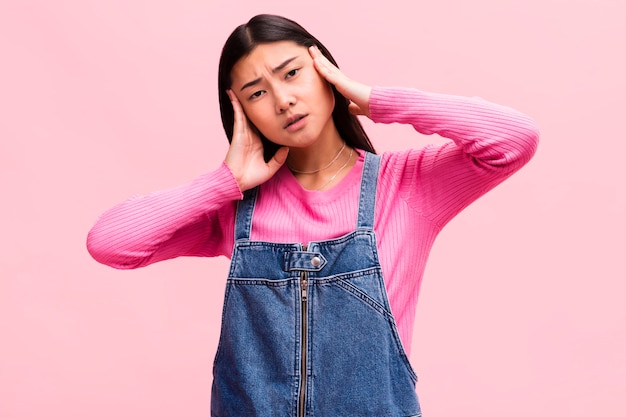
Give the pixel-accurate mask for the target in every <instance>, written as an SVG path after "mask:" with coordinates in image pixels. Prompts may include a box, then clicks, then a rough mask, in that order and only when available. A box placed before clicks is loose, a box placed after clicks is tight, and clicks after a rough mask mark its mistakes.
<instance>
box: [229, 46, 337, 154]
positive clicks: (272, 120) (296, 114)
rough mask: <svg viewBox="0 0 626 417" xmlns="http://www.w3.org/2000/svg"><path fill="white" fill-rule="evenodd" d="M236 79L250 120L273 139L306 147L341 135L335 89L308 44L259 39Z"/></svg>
mask: <svg viewBox="0 0 626 417" xmlns="http://www.w3.org/2000/svg"><path fill="white" fill-rule="evenodd" d="M231 79H232V86H231V88H232V91H233V92H234V93H235V95H236V96H237V98H238V100H239V101H240V102H241V105H242V107H243V109H244V111H245V113H246V115H247V116H248V119H249V120H250V122H252V124H254V126H256V127H257V129H259V131H260V132H261V133H263V135H264V136H265V137H266V138H268V139H269V140H271V141H272V142H274V143H277V144H279V145H283V146H290V147H297V148H305V147H308V146H310V145H312V144H314V143H315V142H316V141H317V140H318V138H320V137H322V136H324V135H333V134H334V135H337V133H336V130H335V125H334V123H333V119H332V112H333V109H334V107H335V100H334V96H333V93H332V89H331V87H330V84H328V83H327V82H326V81H325V80H324V79H323V78H322V76H321V75H320V74H319V73H318V72H317V70H316V69H315V67H314V65H313V60H312V58H311V55H310V54H309V50H308V49H307V48H306V47H304V46H300V45H298V44H296V43H295V42H292V41H280V42H272V43H266V44H260V45H258V46H257V47H255V48H254V49H253V50H252V52H251V53H250V54H249V55H247V56H245V57H243V58H241V59H240V60H239V61H238V62H237V63H236V64H235V66H234V67H233V69H232V71H231Z"/></svg>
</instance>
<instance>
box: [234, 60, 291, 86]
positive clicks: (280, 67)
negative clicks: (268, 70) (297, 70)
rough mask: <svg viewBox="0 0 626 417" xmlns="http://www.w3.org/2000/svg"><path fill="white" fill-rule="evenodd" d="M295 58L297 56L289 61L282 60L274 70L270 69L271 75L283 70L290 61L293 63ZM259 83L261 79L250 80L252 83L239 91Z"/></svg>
mask: <svg viewBox="0 0 626 417" xmlns="http://www.w3.org/2000/svg"><path fill="white" fill-rule="evenodd" d="M296 58H297V56H294V57H292V58H289V59H286V60H284V61H283V62H282V63H281V64H280V65H278V66H277V67H276V68H274V69H272V74H275V73H277V72H278V71H280V70H282V69H284V68H285V67H286V66H287V65H289V63H290V62H291V61H293V60H294V59H296ZM260 82H261V77H259V78H256V79H254V80H252V81H250V82H247V83H245V84H244V85H243V86H242V87H241V89H240V90H239V91H243V90H245V89H246V88H248V87H252V86H253V85H255V84H258V83H260Z"/></svg>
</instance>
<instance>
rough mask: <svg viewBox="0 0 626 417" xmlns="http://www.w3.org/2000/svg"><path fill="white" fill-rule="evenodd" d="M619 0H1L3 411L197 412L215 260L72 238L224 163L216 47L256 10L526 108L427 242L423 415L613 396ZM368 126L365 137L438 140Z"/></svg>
mask: <svg viewBox="0 0 626 417" xmlns="http://www.w3.org/2000/svg"><path fill="white" fill-rule="evenodd" d="M259 3H262V5H259ZM623 4H624V3H623V2H622V1H618V0H613V1H612V0H597V1H592V0H587V1H582V0H568V1H559V0H526V1H506V2H504V1H501V0H475V1H472V2H467V1H463V0H439V1H431V2H417V1H408V0H406V1H392V0H385V1H381V2H379V3H374V2H371V3H368V2H363V1H360V0H359V1H356V0H355V1H341V2H340V1H332V2H331V1H328V0H322V1H316V2H305V3H302V2H295V3H290V2H285V1H274V0H272V1H263V2H259V1H258V0H254V1H250V0H240V1H236V2H235V1H228V2H225V1H224V2H217V1H199V0H179V1H176V2H175V1H162V0H160V1H154V0H152V1H147V0H146V1H141V0H109V1H104V0H100V1H96V0H56V1H48V0H46V1H44V0H26V1H24V0H22V1H10V0H2V2H1V4H0V60H1V63H0V189H1V190H2V204H1V205H0V210H1V213H2V216H1V217H0V232H1V234H2V235H1V236H2V239H0V253H1V255H0V256H1V257H0V416H1V417H31V416H33V417H34V416H37V417H39V416H42V417H43V416H45V417H83V416H90V417H100V416H121V417H125V416H148V415H149V416H152V417H159V416H174V415H177V416H187V417H193V416H208V415H209V401H210V384H211V364H212V360H213V354H214V351H215V347H216V343H217V337H218V328H219V319H220V312H221V303H222V295H223V288H224V277H225V270H226V266H227V262H226V260H225V259H189V258H187V259H177V260H173V261H169V262H165V263H162V264H158V265H153V266H151V267H148V268H146V269H143V270H136V271H116V270H113V269H110V268H107V267H104V266H102V265H99V264H97V263H96V262H95V261H93V260H92V259H91V258H90V257H89V255H88V253H87V252H86V250H85V237H86V234H87V231H88V230H89V228H90V227H91V225H92V224H93V222H94V221H95V219H96V217H97V216H98V215H99V213H100V212H102V211H104V210H105V209H106V208H108V207H109V206H111V205H113V204H115V203H117V202H118V201H121V200H122V199H124V198H126V197H128V196H130V195H132V194H135V193H145V192H149V191H152V190H157V189H162V188H166V187H170V186H173V185H176V184H179V183H182V182H184V181H187V180H189V179H192V178H194V177H195V176H197V175H199V174H201V173H203V172H205V171H207V170H209V169H213V168H214V167H216V166H217V164H219V163H220V162H221V160H222V158H223V155H224V153H225V151H226V139H225V137H224V134H223V131H222V128H221V124H220V119H219V111H218V106H217V97H216V85H217V81H216V80H217V71H216V67H217V60H218V56H219V53H220V50H221V46H222V44H223V42H224V41H225V39H226V37H227V35H228V34H229V33H230V32H231V31H232V29H234V27H235V26H236V25H238V24H240V23H243V22H245V21H246V20H247V19H248V18H249V17H251V16H252V15H254V14H257V13H260V12H272V13H278V14H283V15H286V16H290V17H292V18H294V19H295V20H297V21H299V22H300V23H302V24H303V25H304V26H305V27H307V28H308V29H309V30H310V31H311V32H312V33H314V34H315V35H317V36H318V38H319V39H320V40H322V42H324V43H325V44H326V45H327V46H328V47H329V49H330V50H331V51H333V54H334V55H335V57H336V58H337V60H338V61H339V63H340V65H341V66H342V67H343V69H344V70H345V71H346V72H347V73H348V74H349V75H351V76H352V77H353V78H356V79H358V80H361V81H363V82H366V83H369V84H378V85H403V86H412V87H417V88H420V89H424V90H428V91H437V92H443V93H455V94H462V95H480V96H482V97H484V98H486V99H489V100H492V101H496V102H499V103H502V104H507V105H510V106H513V107H516V108H518V109H520V110H522V111H524V112H526V113H528V114H530V115H531V116H533V117H534V118H535V119H536V120H537V122H538V124H539V126H540V128H541V132H542V142H541V145H540V148H539V151H538V153H537V155H536V157H535V159H533V161H531V163H530V164H529V165H528V166H527V167H525V168H524V169H523V170H522V171H521V172H520V173H518V174H517V175H516V176H514V177H513V178H511V179H510V180H509V181H507V182H505V183H504V184H503V185H502V186H501V187H499V188H498V189H496V190H494V191H493V192H491V193H490V194H488V195H487V196H486V197H484V198H483V199H481V200H479V201H478V202H477V203H475V204H474V205H472V206H471V207H470V208H468V209H467V210H466V211H465V212H464V213H462V214H461V215H460V216H459V217H457V218H456V219H455V220H454V221H453V222H452V223H451V224H450V225H449V226H448V227H447V228H446V229H445V230H444V232H443V233H442V234H441V235H440V237H439V240H438V241H437V243H436V245H435V248H434V251H433V253H432V256H431V259H430V263H429V265H428V268H427V271H426V277H425V281H424V285H423V287H422V294H421V299H420V305H419V307H418V313H417V321H416V328H415V340H414V350H413V352H412V355H411V360H412V362H413V364H414V366H415V367H416V369H417V372H418V374H419V375H420V382H419V383H418V392H419V395H420V398H421V401H422V403H423V409H424V412H425V413H426V415H427V416H461V415H462V416H508V417H521V416H528V415H533V416H542V417H543V416H546V417H548V416H550V417H553V416H568V417H578V416H580V417H582V416H588V415H596V416H603V417H608V416H623V415H626V395H625V393H626V360H625V358H626V332H625V324H626V307H625V302H624V299H625V294H626V283H625V281H624V280H625V278H626V273H625V268H624V256H625V254H624V249H625V247H626V246H625V245H624V236H625V235H626V227H625V226H626V222H625V220H624V215H625V214H626V192H625V190H626V187H625V186H624V179H625V178H626V175H625V174H624V165H625V163H624V161H623V158H624V152H625V151H626V145H625V144H624V140H625V139H626V135H625V134H624V130H623V128H622V122H623V120H624V111H625V109H626V99H625V97H626V81H624V80H625V77H624V74H626V65H625V61H624V42H625V41H626V25H624V16H625V15H626V7H625V6H624V5H623ZM366 128H367V129H368V131H369V132H370V135H371V136H372V137H373V138H374V140H375V145H377V147H378V149H379V151H384V150H387V149H400V148H405V147H408V146H416V147H417V146H422V145H424V144H425V143H426V142H427V141H430V140H437V139H436V138H434V139H433V138H426V137H421V136H419V135H417V134H414V133H413V132H412V131H411V129H410V128H407V127H406V126H374V125H372V124H371V123H369V121H367V122H366Z"/></svg>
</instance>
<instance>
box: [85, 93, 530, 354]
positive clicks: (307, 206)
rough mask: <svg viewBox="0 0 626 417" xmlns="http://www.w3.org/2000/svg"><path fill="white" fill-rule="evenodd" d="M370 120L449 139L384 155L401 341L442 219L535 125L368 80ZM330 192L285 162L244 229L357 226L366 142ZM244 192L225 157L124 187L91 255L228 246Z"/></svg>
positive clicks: (493, 180) (476, 191) (157, 257)
mask: <svg viewBox="0 0 626 417" xmlns="http://www.w3.org/2000/svg"><path fill="white" fill-rule="evenodd" d="M370 113H371V118H372V120H373V121H374V122H380V123H393V122H398V123H406V124H411V125H413V127H414V128H415V130H417V131H418V132H420V133H422V134H433V133H436V134H439V135H440V136H442V137H445V138H449V139H451V141H449V142H447V143H445V144H443V145H441V146H427V147H424V148H421V149H408V150H406V151H401V152H388V153H384V154H383V155H382V161H381V169H380V173H379V179H378V181H379V182H378V191H377V196H376V217H375V223H374V230H375V232H376V235H377V240H378V249H379V255H380V262H381V266H382V269H383V276H384V279H385V285H386V288H387V293H388V295H389V301H390V304H391V309H392V312H393V314H394V317H395V319H396V323H397V326H398V330H399V334H400V338H401V340H402V342H403V344H404V347H405V349H406V351H407V353H408V352H410V348H411V335H412V330H413V321H414V317H415V307H416V304H417V298H418V294H419V288H420V283H421V280H422V276H423V273H424V268H425V265H426V260H427V257H428V254H429V252H430V249H431V247H432V245H433V241H434V239H435V237H436V236H437V234H438V233H439V231H440V230H441V228H442V227H443V226H444V225H445V224H446V223H447V222H448V221H450V220H451V219H452V218H453V217H454V216H455V215H456V214H457V213H459V212H460V211H461V210H462V209H463V208H464V207H466V206H467V205H468V204H470V203H471V202H472V201H474V200H476V199H477V198H478V197H480V196H481V195H482V194H484V193H485V192H487V191H488V190H490V189H491V188H493V187H495V186H496V185H497V184H498V183H500V182H502V181H503V180H504V179H506V178H507V177H508V176H510V175H511V174H512V173H513V172H515V171H516V170H518V169H519V168H521V167H522V166H523V165H524V164H525V163H526V162H527V161H528V160H529V159H530V158H531V157H532V155H533V154H534V152H535V149H536V146H537V141H538V132H537V128H536V126H535V125H534V123H533V122H532V121H531V119H529V118H528V117H527V116H525V115H523V114H521V113H518V112H516V111H514V110H512V109H510V108H508V107H503V106H499V105H495V104H492V103H489V102H486V101H484V100H482V99H478V98H466V97H458V96H450V95H441V94H431V93H425V92H422V91H419V90H414V89H406V88H380V87H377V88H374V89H373V90H372V94H371V98H370ZM359 153H360V158H359V160H358V162H357V163H356V165H355V166H354V167H353V168H352V170H351V171H350V172H349V173H348V174H347V175H346V176H345V177H344V178H343V179H342V181H341V182H340V183H338V184H337V185H336V186H335V187H333V188H331V189H329V190H328V191H323V192H320V191H308V190H305V189H303V188H302V187H301V186H300V184H299V183H298V182H297V181H296V179H295V178H294V176H293V175H292V174H291V172H290V171H289V169H288V168H287V167H286V166H283V167H282V168H281V169H280V170H279V171H278V173H277V174H276V175H274V177H273V178H272V179H270V180H269V181H267V182H266V183H264V184H262V185H261V189H260V193H259V198H258V201H257V205H256V208H255V212H254V219H253V227H252V235H251V239H254V240H264V241H273V242H301V243H307V242H310V241H314V240H322V239H330V238H335V237H338V236H341V235H343V234H346V233H349V232H352V231H353V230H354V228H355V226H356V213H357V205H358V192H359V185H360V178H361V171H362V167H363V152H359ZM241 198H242V193H241V192H240V190H239V188H238V186H237V183H236V181H235V179H234V178H233V176H232V174H231V172H230V170H229V169H228V167H227V166H226V165H225V164H222V165H221V166H220V167H219V168H217V169H216V170H215V171H212V172H208V173H206V174H204V175H202V176H200V177H199V178H197V179H195V180H194V181H191V182H190V183H188V184H184V185H182V186H179V187H177V188H174V189H171V190H166V191H162V192H156V193H152V194H149V195H145V196H136V197H132V198H130V199H129V200H127V201H125V202H123V203H121V204H119V205H117V206H115V207H113V208H112V209H110V210H109V211H107V212H105V213H104V214H103V215H102V216H100V218H99V219H98V221H97V223H96V224H95V225H94V227H93V228H92V229H91V231H90V232H89V235H88V238H87V247H88V250H89V252H90V253H91V255H92V256H93V257H94V258H95V259H96V260H97V261H99V262H101V263H103V264H106V265H110V266H112V267H114V268H120V269H130V268H138V267H142V266H146V265H149V264H151V263H154V262H158V261H162V260H165V259H171V258H174V257H177V256H219V255H224V256H227V257H230V255H231V252H232V248H233V227H234V216H235V208H236V203H237V201H238V200H240V199H241Z"/></svg>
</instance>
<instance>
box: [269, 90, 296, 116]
mask: <svg viewBox="0 0 626 417" xmlns="http://www.w3.org/2000/svg"><path fill="white" fill-rule="evenodd" d="M274 94H275V97H276V98H275V99H276V112H277V113H278V114H282V113H284V112H286V111H287V110H288V109H289V108H290V107H292V106H293V105H294V104H296V99H295V97H294V96H293V94H291V93H290V92H289V91H288V90H286V89H276V90H274Z"/></svg>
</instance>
